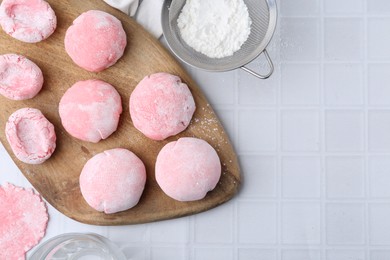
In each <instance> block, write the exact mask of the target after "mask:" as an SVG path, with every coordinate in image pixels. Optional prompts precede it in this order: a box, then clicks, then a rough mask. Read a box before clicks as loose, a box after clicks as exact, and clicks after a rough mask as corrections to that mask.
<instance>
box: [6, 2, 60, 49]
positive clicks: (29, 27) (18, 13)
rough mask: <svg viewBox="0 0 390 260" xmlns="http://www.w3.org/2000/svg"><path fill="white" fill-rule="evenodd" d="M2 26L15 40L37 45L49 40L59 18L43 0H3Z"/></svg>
mask: <svg viewBox="0 0 390 260" xmlns="http://www.w3.org/2000/svg"><path fill="white" fill-rule="evenodd" d="M0 25H1V27H2V28H3V30H4V31H5V32H6V33H7V34H9V35H11V36H12V37H13V38H15V39H18V40H20V41H22V42H28V43H36V42H40V41H42V40H45V39H46V38H48V37H49V36H50V35H51V34H52V33H53V32H54V31H55V29H56V27H57V17H56V14H55V13H54V11H53V9H52V8H51V7H50V5H49V4H48V3H47V2H46V1H43V0H3V2H2V3H1V5H0Z"/></svg>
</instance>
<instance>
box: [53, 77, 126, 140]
mask: <svg viewBox="0 0 390 260" xmlns="http://www.w3.org/2000/svg"><path fill="white" fill-rule="evenodd" d="M59 113H60V117H61V122H62V125H63V126H64V128H65V130H66V131H67V132H68V133H69V134H70V135H72V136H73V137H76V138H78V139H80V140H83V141H87V142H92V143H97V142H99V141H100V140H102V139H106V138H107V137H109V136H110V135H111V134H112V133H113V132H115V130H116V129H117V127H118V122H119V117H120V114H121V113H122V102H121V97H120V95H119V93H118V92H117V91H116V89H115V88H114V87H113V86H111V85H110V84H108V83H106V82H104V81H101V80H85V81H79V82H76V83H75V84H74V85H73V86H72V87H70V88H69V89H68V90H67V91H66V92H65V94H64V95H63V96H62V98H61V101H60V104H59Z"/></svg>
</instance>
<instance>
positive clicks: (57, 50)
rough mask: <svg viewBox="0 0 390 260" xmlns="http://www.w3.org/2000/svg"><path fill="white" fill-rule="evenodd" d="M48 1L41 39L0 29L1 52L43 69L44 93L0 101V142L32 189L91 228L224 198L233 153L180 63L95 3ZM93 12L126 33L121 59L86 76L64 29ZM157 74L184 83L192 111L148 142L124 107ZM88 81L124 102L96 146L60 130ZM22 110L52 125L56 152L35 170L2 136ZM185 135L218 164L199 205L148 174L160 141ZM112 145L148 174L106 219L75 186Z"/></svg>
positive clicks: (187, 210)
mask: <svg viewBox="0 0 390 260" xmlns="http://www.w3.org/2000/svg"><path fill="white" fill-rule="evenodd" d="M48 2H49V3H50V5H51V6H52V8H53V9H54V11H55V12H56V14H57V19H58V25H57V30H56V31H55V32H54V34H53V35H52V36H50V37H49V38H48V39H47V40H45V41H43V42H40V43H37V44H28V43H23V42H20V41H17V40H15V39H13V38H12V37H10V36H8V35H7V34H6V33H4V32H3V31H1V30H0V54H6V53H18V54H22V55H25V56H26V57H28V58H30V59H31V60H32V61H34V62H35V63H36V64H37V65H38V66H39V67H40V68H41V69H42V71H43V74H44V78H45V83H44V86H43V89H42V91H41V92H40V93H39V94H38V95H37V96H36V97H34V98H33V99H30V100H27V101H12V100H8V99H6V98H4V97H2V96H0V141H1V142H2V143H3V145H4V146H5V148H6V150H7V151H8V153H9V154H10V155H11V157H12V159H13V160H14V162H15V163H16V165H17V166H18V167H19V169H20V170H21V171H22V173H23V174H24V175H25V176H26V178H27V179H28V180H29V181H30V182H31V184H32V185H33V186H34V187H35V188H36V190H37V191H38V192H39V193H40V194H41V195H42V196H43V197H44V198H45V199H46V200H47V201H48V202H49V203H50V204H51V205H52V206H54V207H55V208H56V209H58V210H59V211H60V212H62V213H63V214H65V215H66V216H68V217H70V218H72V219H75V220H77V221H80V222H83V223H88V224H94V225H123V224H136V223H145V222H151V221H157V220H162V219H170V218H176V217H181V216H185V215H190V214H194V213H198V212H201V211H205V210H208V209H210V208H212V207H215V206H217V205H219V204H221V203H223V202H225V201H227V200H229V199H230V198H231V197H232V196H233V195H234V194H235V193H236V191H237V189H238V187H239V184H240V169H239V165H238V161H237V157H236V154H235V152H234V150H233V148H232V146H231V144H230V141H229V138H228V136H227V135H226V132H225V131H224V129H223V127H222V126H221V124H220V122H219V120H218V119H217V117H216V115H215V113H214V112H213V109H212V108H211V107H210V105H209V104H208V102H207V100H206V98H205V96H204V95H203V94H202V92H201V91H200V89H199V88H198V87H197V86H196V84H195V82H194V81H193V80H192V79H191V78H190V77H189V76H188V74H187V73H186V72H185V71H184V70H183V68H182V67H181V66H180V65H179V63H178V62H177V61H176V60H175V59H174V58H173V57H172V56H171V55H170V54H169V53H168V52H167V51H166V49H165V48H164V47H163V46H162V45H161V44H160V43H159V42H158V41H157V40H156V39H154V38H153V37H152V36H151V35H149V34H148V33H147V32H146V31H145V30H144V29H143V28H142V27H141V26H140V25H138V24H137V23H136V22H135V21H134V20H132V19H131V18H129V17H128V16H126V15H125V14H123V13H121V12H120V11H118V10H115V9H113V8H111V7H110V6H108V5H106V4H105V3H104V2H103V1H101V0H83V1H80V0H60V1H58V0H48ZM91 9H97V10H103V11H106V12H108V13H111V14H113V15H114V16H116V17H117V18H118V19H119V20H121V22H122V24H123V27H124V29H125V31H126V33H127V41H128V44H127V47H126V50H125V53H124V56H123V57H122V58H121V59H120V60H119V61H118V62H117V64H115V65H114V66H113V67H111V68H109V69H106V70H105V71H103V72H99V73H91V72H87V71H85V70H83V69H81V68H79V67H78V66H76V65H75V64H74V63H73V62H72V60H71V59H70V57H69V56H68V55H67V54H66V52H65V49H64V36H65V32H66V30H67V28H68V27H69V26H70V25H71V24H72V22H73V20H74V19H75V18H76V17H77V16H79V15H80V14H81V13H83V12H85V11H87V10H91ZM161 71H164V72H169V73H172V74H176V75H179V76H180V77H181V78H182V79H183V81H184V82H186V83H187V84H188V86H189V87H190V89H191V91H192V94H193V96H194V99H195V102H196V106H197V109H196V111H195V114H194V117H193V119H192V122H191V124H190V126H189V127H188V129H187V130H185V131H184V132H182V133H181V134H179V135H177V136H174V137H171V138H168V139H167V140H164V141H153V140H150V139H148V138H146V137H145V136H143V135H142V134H141V133H140V132H139V131H137V130H136V129H135V128H134V126H133V124H132V121H131V118H130V114H129V110H128V109H129V104H128V103H129V97H130V93H131V92H132V90H133V89H134V87H135V86H136V85H137V83H138V82H139V81H140V80H141V79H142V78H143V77H144V76H146V75H148V74H151V73H155V72H161ZM86 79H101V80H104V81H106V82H108V83H110V84H112V85H113V86H115V87H116V89H117V90H118V92H119V93H120V95H121V97H122V104H123V113H122V115H121V118H120V122H119V126H118V130H117V131H116V132H115V133H114V134H113V135H111V136H110V137H109V138H108V139H106V140H103V141H100V142H99V143H98V144H93V143H88V142H83V141H80V140H77V139H75V138H73V137H71V136H70V135H69V134H68V133H67V132H66V131H65V130H64V128H63V127H62V125H61V121H60V117H59V114H58V103H59V101H60V99H61V97H62V95H63V94H64V92H65V91H66V90H67V89H68V88H69V87H70V86H72V85H73V84H74V83H75V82H76V81H79V80H86ZM207 87H213V86H207ZM22 107H34V108H38V109H40V110H41V111H42V112H43V114H44V115H45V116H46V117H47V118H48V119H49V120H50V121H51V122H52V123H53V124H54V125H55V129H56V134H57V148H56V150H55V152H54V154H53V156H52V157H51V158H50V159H49V160H47V161H46V162H45V163H43V164H41V165H29V164H25V163H22V162H21V161H19V160H18V159H16V157H15V156H14V155H13V152H12V150H11V148H10V146H9V144H8V142H7V140H6V137H5V133H4V128H5V124H6V121H7V120H8V117H9V116H10V115H11V114H12V113H13V112H14V111H16V110H17V109H19V108H22ZM184 136H192V137H198V138H202V139H204V140H206V141H207V142H209V143H210V144H211V145H212V146H213V147H214V148H215V149H216V150H217V152H218V155H219V157H220V159H221V163H222V176H221V179H220V182H219V183H218V185H217V187H216V188H215V189H214V190H213V191H212V192H209V193H208V195H207V196H206V198H204V199H203V200H200V201H194V202H178V201H175V200H173V199H171V198H169V197H168V196H166V195H165V194H164V193H163V192H162V190H161V189H160V188H159V186H158V185H157V183H156V180H155V177H154V164H155V161H156V156H157V154H158V152H159V151H160V149H161V148H162V147H163V146H164V145H165V144H166V143H168V142H170V141H173V140H176V139H178V138H179V137H184ZM116 147H122V148H127V149H129V150H131V151H133V152H134V153H135V154H136V155H138V156H139V157H140V158H141V160H142V161H143V162H144V163H145V166H146V170H147V183H146V187H145V190H144V193H143V195H142V197H141V200H140V202H139V204H138V205H137V206H136V207H134V208H132V209H129V210H127V211H124V212H120V213H116V214H109V215H108V214H104V213H100V212H97V211H95V210H94V209H92V208H91V207H90V206H89V205H88V204H87V203H86V202H85V200H84V199H83V197H82V195H81V193H80V189H79V175H80V172H81V169H82V168H83V166H84V164H85V163H86V161H87V160H88V159H90V158H91V157H92V156H93V155H95V154H97V153H100V152H102V151H104V150H107V149H112V148H116ZM0 169H1V165H0ZM1 174H7V173H5V172H1Z"/></svg>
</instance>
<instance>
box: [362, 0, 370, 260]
mask: <svg viewBox="0 0 390 260" xmlns="http://www.w3.org/2000/svg"><path fill="white" fill-rule="evenodd" d="M363 10H364V11H365V15H364V16H363V23H364V24H363V38H364V41H363V61H364V68H363V79H362V80H363V90H364V98H365V100H364V104H365V107H364V125H365V128H364V129H365V133H364V140H365V142H364V148H365V154H364V177H365V180H364V184H365V187H364V192H365V197H366V198H365V202H364V227H363V228H364V229H363V230H364V242H365V256H366V259H369V254H370V252H369V248H370V247H369V239H370V238H369V212H368V209H369V206H368V199H369V189H370V180H369V173H368V150H369V147H368V142H369V140H368V139H369V132H368V131H369V125H368V112H369V111H368V106H369V97H368V88H369V85H368V65H367V60H368V21H367V12H368V8H367V1H363Z"/></svg>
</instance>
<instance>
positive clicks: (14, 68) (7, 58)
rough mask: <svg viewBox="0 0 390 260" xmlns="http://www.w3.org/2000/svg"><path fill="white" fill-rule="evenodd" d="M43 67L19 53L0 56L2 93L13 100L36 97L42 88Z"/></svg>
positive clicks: (0, 85)
mask: <svg viewBox="0 0 390 260" xmlns="http://www.w3.org/2000/svg"><path fill="white" fill-rule="evenodd" d="M42 85H43V75H42V71H41V69H40V68H39V67H38V66H37V65H36V64H35V63H34V62H32V61H31V60H29V59H27V58H26V57H24V56H22V55H18V54H4V55H1V56H0V94H1V95H3V96H5V97H6V98H9V99H12V100H25V99H30V98H33V97H35V95H37V94H38V92H39V91H40V90H41V89H42Z"/></svg>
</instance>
